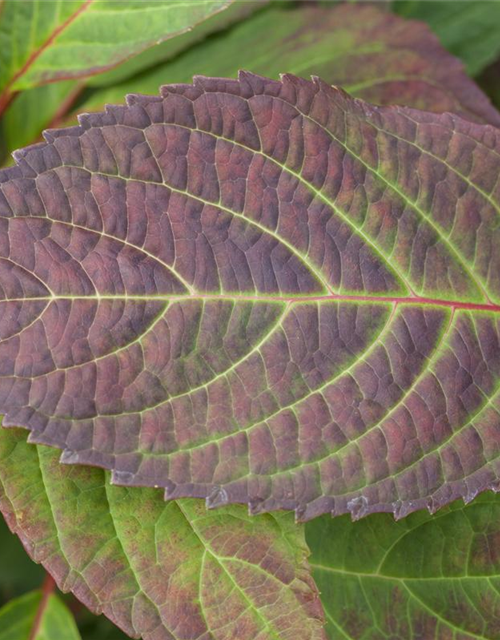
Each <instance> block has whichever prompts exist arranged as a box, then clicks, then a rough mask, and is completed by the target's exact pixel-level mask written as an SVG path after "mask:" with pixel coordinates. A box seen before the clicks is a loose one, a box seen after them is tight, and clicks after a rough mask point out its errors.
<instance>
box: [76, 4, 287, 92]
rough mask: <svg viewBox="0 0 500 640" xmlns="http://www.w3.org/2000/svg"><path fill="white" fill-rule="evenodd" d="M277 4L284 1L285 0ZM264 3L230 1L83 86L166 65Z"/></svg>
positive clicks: (106, 83)
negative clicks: (223, 8)
mask: <svg viewBox="0 0 500 640" xmlns="http://www.w3.org/2000/svg"><path fill="white" fill-rule="evenodd" d="M279 1H280V2H281V3H283V2H286V0H279ZM267 2H268V0H232V4H231V5H229V6H228V8H227V9H226V10H225V11H221V12H219V13H215V14H214V15H212V16H210V17H208V18H207V19H206V20H204V21H203V22H200V23H199V24H197V25H196V26H195V27H194V28H193V29H192V30H190V31H187V32H185V33H181V34H180V35H178V36H176V37H175V38H170V39H169V40H166V41H165V42H161V43H160V44H158V45H156V46H153V47H150V48H149V49H146V50H145V51H143V52H142V53H139V54H138V55H136V56H133V57H132V58H130V59H129V60H125V61H124V62H122V63H121V64H120V65H118V66H117V67H113V68H112V69H110V70H109V71H105V72H104V73H100V74H98V75H95V76H91V77H89V78H88V79H87V85H88V86H90V87H105V86H112V85H115V84H118V83H119V82H121V81H123V80H126V79H127V78H129V77H131V76H134V75H136V74H138V73H140V72H141V71H144V70H146V69H148V68H149V67H153V66H154V65H158V64H160V63H161V64H166V63H167V62H168V61H169V60H172V59H173V58H174V57H176V56H177V55H178V54H179V53H181V52H182V51H185V50H187V49H189V48H190V47H191V46H193V45H194V44H196V43H197V42H199V41H201V40H203V39H204V38H206V37H207V36H208V35H211V34H214V33H217V32H219V31H222V30H224V29H225V28H227V27H228V26H229V25H231V24H233V23H236V22H239V21H240V20H243V19H245V18H246V17H247V16H249V15H250V14H251V13H252V12H254V11H257V10H259V9H262V8H263V6H264V5H265V4H266V3H267Z"/></svg>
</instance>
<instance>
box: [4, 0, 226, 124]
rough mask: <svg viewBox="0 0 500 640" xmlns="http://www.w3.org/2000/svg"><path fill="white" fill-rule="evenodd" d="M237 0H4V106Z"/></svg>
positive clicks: (105, 65) (107, 63)
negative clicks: (24, 91) (22, 94)
mask: <svg viewBox="0 0 500 640" xmlns="http://www.w3.org/2000/svg"><path fill="white" fill-rule="evenodd" d="M231 1H232V0H189V3H186V2H178V1H177V0H125V1H120V2H116V0H31V1H30V2H19V1H18V0H4V2H3V4H2V7H1V13H0V33H1V37H2V47H0V112H2V111H3V110H4V109H5V106H6V105H7V104H8V103H9V101H10V99H11V98H12V95H13V94H14V93H15V92H16V91H19V90H21V89H28V88H30V87H34V86H36V85H39V84H44V83H46V82H53V81H54V80H65V79H68V78H75V77H81V76H85V75H89V74H93V73H98V72H100V71H104V70H106V69H109V68H110V67H112V66H114V65H116V64H118V63H120V62H121V61H122V60H125V59H126V58H129V57H130V56H131V55H133V54H134V53H138V52H140V51H142V50H143V49H146V48H147V47H149V46H151V45H152V44H154V43H156V42H161V41H162V40H166V39H167V38H169V37H172V36H174V35H176V34H179V33H183V32H184V31H186V30H188V29H189V28H191V27H192V26H193V25H194V24H196V23H197V22H200V21H201V20H203V19H205V18H207V17H208V16H210V15H212V14H213V13H216V12H217V11H220V10H221V9H224V8H225V7H227V6H228V5H229V4H230V3H231Z"/></svg>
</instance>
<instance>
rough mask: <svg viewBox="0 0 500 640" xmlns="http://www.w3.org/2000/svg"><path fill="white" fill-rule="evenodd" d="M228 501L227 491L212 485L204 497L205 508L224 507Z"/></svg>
mask: <svg viewBox="0 0 500 640" xmlns="http://www.w3.org/2000/svg"><path fill="white" fill-rule="evenodd" d="M228 503H229V496H228V495H227V491H226V490H225V489H223V488H222V487H214V488H213V489H212V491H211V492H210V493H209V495H208V496H207V497H206V498H205V505H206V507H207V509H218V508H219V507H225V506H226V505H227V504H228Z"/></svg>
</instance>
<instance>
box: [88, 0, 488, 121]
mask: <svg viewBox="0 0 500 640" xmlns="http://www.w3.org/2000/svg"><path fill="white" fill-rule="evenodd" d="M306 4H307V3H306ZM256 33H258V34H259V36H258V38H256V36H255V34H256ZM239 69H248V70H250V71H252V72H254V73H261V74H262V75H266V76H269V77H275V78H277V77H278V76H279V74H280V73H281V72H283V71H286V72H289V73H293V74H296V75H300V76H302V77H308V76H310V75H311V74H313V75H318V76H320V77H321V78H322V79H323V80H325V81H326V82H329V83H330V84H334V85H338V86H341V87H343V88H344V89H345V90H347V91H349V92H350V93H353V94H354V95H356V96H358V97H360V98H363V99H365V100H368V101H369V102H372V103H375V104H403V105H406V106H411V107H415V108H419V109H425V110H429V111H436V112H444V111H452V112H455V113H460V114H462V115H465V116H466V117H470V118H473V119H476V120H483V121H487V122H491V123H492V124H500V115H499V113H498V112H497V111H496V109H494V108H493V107H492V105H491V104H490V103H489V101H488V99H487V98H486V96H485V95H484V94H483V93H481V91H480V90H479V89H478V87H477V86H476V85H475V84H474V83H473V82H472V80H470V79H469V78H468V77H467V76H466V74H465V72H464V70H463V67H462V65H461V63H460V62H459V61H458V60H456V59H455V58H454V57H453V56H451V55H450V54H449V53H447V52H446V51H445V50H444V49H443V48H442V47H441V46H440V45H439V43H438V41H437V39H436V38H435V36H434V35H433V34H432V33H431V32H430V30H429V29H428V28H427V27H426V26H425V25H423V24H420V23H416V22H413V21H409V20H403V19H401V18H398V17H397V16H394V15H391V14H390V13H389V12H387V11H385V10H383V9H381V8H380V7H376V6H366V5H344V6H338V7H335V8H333V7H331V6H330V7H328V8H320V7H311V6H302V7H295V8H290V7H285V6H283V5H281V4H278V5H274V6H271V7H270V8H269V9H268V10H263V11H260V12H258V13H256V14H255V15H254V16H252V17H251V18H249V19H247V20H245V21H243V22H242V23H241V24H238V25H236V26H235V27H233V28H232V29H229V30H226V31H225V32H224V33H222V34H219V35H217V36H215V37H212V38H210V39H208V40H205V41H203V42H201V43H200V44H199V45H197V46H194V47H191V48H190V49H188V50H186V51H185V52H184V53H182V54H181V55H179V56H177V57H176V58H175V59H174V60H172V61H169V62H167V63H165V64H160V65H158V66H157V67H155V68H154V69H152V70H151V71H149V72H147V73H145V74H142V75H139V76H135V77H133V78H131V79H129V80H127V81H126V82H122V83H119V84H118V85H116V86H113V87H110V88H107V89H106V88H103V89H102V90H99V91H95V92H94V93H93V94H91V95H90V96H89V98H88V99H87V100H86V101H85V103H84V104H83V105H82V108H83V109H84V110H87V111H93V110H97V109H102V108H103V107H104V104H105V103H109V104H113V103H118V102H121V101H122V100H123V96H124V95H125V94H126V93H138V92H141V93H154V92H156V90H157V87H158V86H159V85H161V84H165V83H177V82H190V81H191V78H192V77H193V76H195V75H199V74H204V75H207V76H219V77H235V76H236V75H237V72H238V70H239Z"/></svg>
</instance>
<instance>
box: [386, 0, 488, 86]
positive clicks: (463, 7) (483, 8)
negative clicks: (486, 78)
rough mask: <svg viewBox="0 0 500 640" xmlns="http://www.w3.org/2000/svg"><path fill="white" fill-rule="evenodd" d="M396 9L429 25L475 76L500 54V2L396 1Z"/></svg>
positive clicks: (394, 5)
mask: <svg viewBox="0 0 500 640" xmlns="http://www.w3.org/2000/svg"><path fill="white" fill-rule="evenodd" d="M392 6H393V9H394V11H396V12H397V13H399V14H400V15H402V16H404V17H406V18H413V19H415V20H423V21H424V22H426V23H427V24H428V25H429V26H430V27H431V29H432V30H433V31H434V33H436V35H437V36H438V37H439V39H440V41H441V43H442V44H443V46H444V47H446V49H448V51H450V52H451V53H453V54H454V55H456V56H457V57H459V58H461V59H462V60H463V61H464V62H465V64H466V67H467V71H468V73H469V74H470V75H472V76H476V75H478V73H479V72H480V71H481V70H482V69H484V67H486V66H487V65H488V64H489V63H490V62H493V60H495V59H496V58H497V57H498V54H499V53H500V38H499V36H498V34H499V32H500V2H497V1H496V0H460V1H459V2H453V1H450V0H442V1H436V0H431V1H430V2H429V1H428V0H409V1H406V0H396V1H395V2H394V3H393V5H392Z"/></svg>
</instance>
